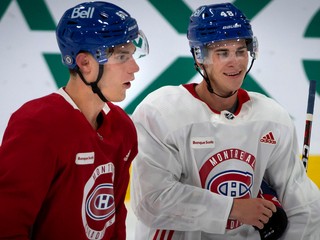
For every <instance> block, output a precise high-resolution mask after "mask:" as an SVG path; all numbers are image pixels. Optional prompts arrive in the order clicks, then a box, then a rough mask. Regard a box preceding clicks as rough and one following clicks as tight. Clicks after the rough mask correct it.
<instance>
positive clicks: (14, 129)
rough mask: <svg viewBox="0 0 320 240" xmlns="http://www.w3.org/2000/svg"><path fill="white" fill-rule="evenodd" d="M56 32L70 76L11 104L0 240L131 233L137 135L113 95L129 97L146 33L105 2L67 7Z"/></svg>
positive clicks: (0, 184)
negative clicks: (129, 200)
mask: <svg viewBox="0 0 320 240" xmlns="http://www.w3.org/2000/svg"><path fill="white" fill-rule="evenodd" d="M56 37H57V41H58V45H59V47H60V50H61V54H62V59H63V63H64V64H65V65H66V66H67V67H68V68H69V70H70V78H69V81H68V83H67V85H66V86H65V87H63V88H61V89H59V90H58V91H57V92H55V93H52V94H50V95H48V96H44V97H41V98H39V99H35V100H32V101H29V102H27V103H26V104H24V105H23V106H22V107H21V108H20V109H18V110H17V111H16V112H15V113H13V115H12V116H11V119H10V120H9V123H8V126H7V128H6V131H5V133H4V137H3V141H2V145H1V147H0V216H1V220H0V239H41V240H43V239H46V240H50V239H52V240H53V239H54V240H57V239H77V240H81V239H83V240H84V239H116V240H120V239H121V240H125V239H126V227H125V219H126V214H127V210H126V208H125V205H124V199H125V195H126V190H127V186H128V181H129V166H130V164H131V161H132V159H133V158H134V157H135V156H136V154H137V134H136V130H135V127H134V124H133V122H132V121H131V119H130V118H129V116H128V115H127V114H126V113H125V112H124V111H123V110H122V109H121V108H120V107H118V106H116V105H114V104H112V103H111V102H119V101H122V100H123V99H124V98H125V95H126V90H127V89H129V88H130V85H131V82H132V81H133V80H134V74H135V73H136V72H137V71H138V70H139V67H138V65H137V63H136V61H135V58H134V57H135V56H137V57H139V56H141V55H145V54H147V52H148V44H147V41H146V38H145V37H144V35H143V33H142V32H141V31H140V30H139V28H138V25H137V22H136V20H135V19H134V18H132V17H131V16H130V14H129V13H128V12H126V11H125V10H124V9H122V8H120V7H118V6H116V5H114V4H111V3H107V2H85V3H82V4H79V5H77V6H75V7H73V8H70V9H68V10H67V11H66V12H65V13H64V15H63V16H62V18H61V19H60V21H59V23H58V26H57V29H56ZM137 42H139V44H137V45H139V46H141V49H140V48H139V47H138V46H135V44H134V43H137ZM140 50H141V51H140Z"/></svg>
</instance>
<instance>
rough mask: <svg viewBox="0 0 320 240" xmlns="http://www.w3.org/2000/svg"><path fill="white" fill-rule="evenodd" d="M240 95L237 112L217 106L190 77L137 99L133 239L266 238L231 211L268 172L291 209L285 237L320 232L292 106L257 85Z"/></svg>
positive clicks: (307, 239)
mask: <svg viewBox="0 0 320 240" xmlns="http://www.w3.org/2000/svg"><path fill="white" fill-rule="evenodd" d="M238 99H239V104H238V109H237V110H236V112H235V113H231V112H228V111H222V112H215V111H214V110H212V109H210V108H209V107H208V105H207V104H206V103H204V102H203V101H201V100H200V99H199V98H198V97H197V95H196V93H195V91H194V85H193V84H188V85H184V86H182V85H181V86H167V87H163V88H161V89H159V90H157V91H155V92H154V93H152V94H150V95H149V96H147V97H146V99H145V100H144V101H143V102H142V103H141V104H140V105H139V106H138V107H137V109H136V111H135V112H134V114H133V116H132V117H133V121H134V123H135V125H136V127H137V130H138V142H139V153H138V156H137V158H136V159H135V160H134V161H133V166H132V175H133V176H132V181H131V183H132V185H131V205H132V208H133V211H134V213H135V214H136V216H137V218H138V224H137V228H136V232H135V236H136V238H135V239H137V240H149V239H150V240H160V239H163V240H166V239H168V240H170V239H172V240H178V239H179V240H198V239H203V240H205V239H219V240H220V239H228V240H229V239H236V240H242V239H250V240H251V239H252V240H257V239H260V236H259V233H258V231H257V230H255V229H254V228H253V227H252V226H249V225H244V224H241V223H240V222H238V221H236V220H230V219H228V216H229V213H230V210H231V207H232V204H233V198H255V197H257V194H258V191H259V188H260V185H261V181H262V179H263V178H265V179H266V180H267V182H268V183H269V184H270V185H271V186H272V187H273V188H274V189H275V191H276V192H277V194H278V198H279V200H280V202H281V203H282V206H283V208H284V210H285V211H286V213H287V216H288V220H289V222H288V228H287V231H286V233H285V234H284V236H283V237H282V239H287V240H298V239H301V240H302V239H304V240H315V239H320V192H319V189H318V187H317V186H316V185H315V184H314V183H313V182H312V181H311V180H310V179H309V178H308V177H307V175H306V173H305V169H304V167H303V164H302V161H301V160H300V157H299V156H300V154H299V150H298V144H297V138H296V132H295V127H294V125H293V122H292V121H291V119H290V116H289V114H288V113H287V111H285V110H284V109H283V108H282V107H281V106H280V105H279V104H278V103H276V102H275V101H274V100H272V99H270V98H267V97H266V96H264V95H261V94H259V93H253V92H247V91H245V90H243V89H240V90H239V91H238Z"/></svg>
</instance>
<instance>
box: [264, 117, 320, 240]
mask: <svg viewBox="0 0 320 240" xmlns="http://www.w3.org/2000/svg"><path fill="white" fill-rule="evenodd" d="M288 126H289V127H288V128H287V127H286V129H284V131H282V132H283V134H282V137H281V139H280V142H279V143H278V148H277V149H276V150H275V151H274V153H273V155H272V156H271V159H272V160H273V161H272V163H271V164H270V166H269V167H268V168H267V171H266V175H267V179H268V181H269V182H270V183H271V184H272V186H273V187H274V189H275V190H276V192H277V193H278V195H279V200H280V202H281V203H282V206H283V208H284V210H285V211H286V213H287V216H288V227H287V231H286V232H285V234H284V237H283V239H318V237H319V236H320V228H319V226H320V191H319V189H318V187H317V186H316V185H315V184H314V183H313V182H312V181H311V179H310V178H308V176H307V174H306V170H305V168H304V166H303V163H302V161H301V160H300V154H299V148H298V142H297V137H296V130H295V128H294V126H293V123H292V122H291V121H289V124H288Z"/></svg>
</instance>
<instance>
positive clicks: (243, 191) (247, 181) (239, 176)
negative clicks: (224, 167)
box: [207, 170, 253, 198]
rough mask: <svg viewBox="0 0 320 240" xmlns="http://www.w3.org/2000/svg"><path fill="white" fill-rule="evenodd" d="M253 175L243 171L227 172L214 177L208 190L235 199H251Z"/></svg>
mask: <svg viewBox="0 0 320 240" xmlns="http://www.w3.org/2000/svg"><path fill="white" fill-rule="evenodd" d="M252 179H253V176H252V173H249V172H242V171H233V170H230V171H225V172H222V173H219V174H217V175H215V176H213V177H212V178H211V179H210V181H209V183H208V185H207V189H209V190H210V191H211V192H214V193H218V194H220V195H224V196H230V197H233V198H250V197H251V187H252Z"/></svg>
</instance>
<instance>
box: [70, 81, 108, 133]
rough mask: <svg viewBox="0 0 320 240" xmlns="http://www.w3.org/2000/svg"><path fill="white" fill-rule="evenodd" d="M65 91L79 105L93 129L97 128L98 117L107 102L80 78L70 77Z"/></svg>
mask: <svg viewBox="0 0 320 240" xmlns="http://www.w3.org/2000/svg"><path fill="white" fill-rule="evenodd" d="M65 91H66V92H67V93H68V95H69V96H70V97H71V99H72V100H73V101H74V103H75V104H76V105H77V107H78V108H79V110H80V111H81V113H82V114H83V115H84V116H85V118H86V119H87V120H88V122H89V123H90V125H91V126H92V128H93V129H97V127H98V123H97V117H98V114H99V113H100V111H101V110H102V108H103V107H104V105H105V103H104V102H103V101H101V99H100V98H99V96H98V95H97V94H95V93H93V92H92V90H91V87H90V86H86V85H85V84H84V83H83V82H82V81H81V80H80V79H70V80H69V82H68V84H67V86H66V88H65Z"/></svg>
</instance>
